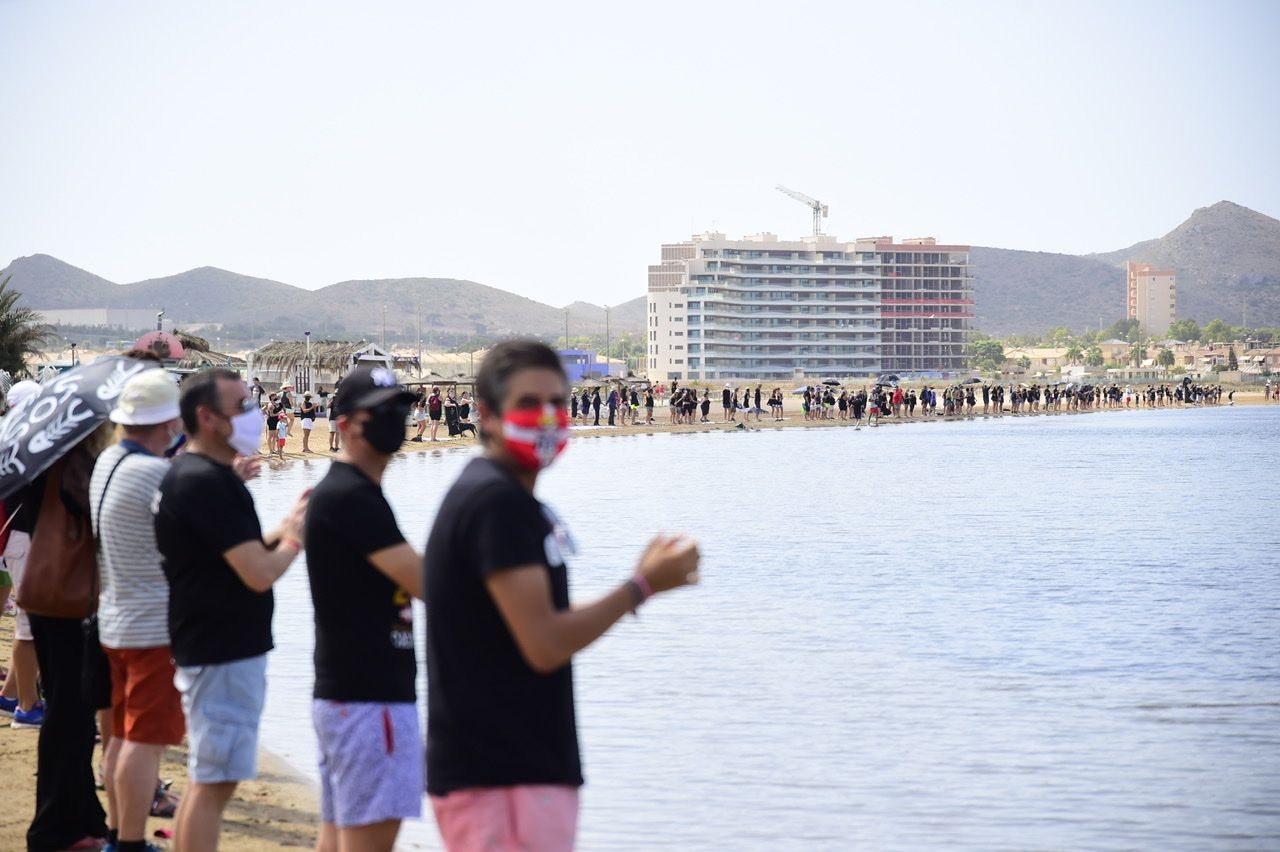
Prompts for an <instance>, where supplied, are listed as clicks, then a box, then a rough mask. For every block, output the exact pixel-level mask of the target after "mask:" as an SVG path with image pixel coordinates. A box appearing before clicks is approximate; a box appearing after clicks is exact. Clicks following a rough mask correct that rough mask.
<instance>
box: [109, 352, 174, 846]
mask: <svg viewBox="0 0 1280 852" xmlns="http://www.w3.org/2000/svg"><path fill="white" fill-rule="evenodd" d="M110 417H111V421H112V422H113V423H117V424H119V426H120V429H121V434H122V437H121V439H120V442H119V443H118V444H115V445H114V446H111V447H108V448H107V449H106V450H104V451H103V452H102V454H101V455H99V456H98V459H97V462H96V463H95V464H94V468H93V477H92V479H91V480H90V482H89V511H90V514H89V518H90V520H91V522H92V523H93V526H94V533H95V535H96V536H97V539H98V545H99V550H98V568H99V572H100V578H101V586H100V588H101V591H100V594H99V598H98V633H99V640H100V641H101V643H102V649H103V651H104V652H105V653H106V655H107V659H108V661H109V663H110V667H111V683H112V695H111V710H112V716H111V718H112V728H113V730H112V731H111V732H110V733H111V738H110V741H109V744H108V745H107V747H106V752H105V756H104V759H103V779H104V784H105V787H106V791H107V828H108V837H107V839H108V842H109V843H112V844H115V846H114V848H115V849H116V850H118V852H131V851H132V850H136V852H142V850H144V849H146V837H147V834H146V823H147V816H148V815H149V813H150V810H151V803H152V800H153V798H154V795H155V786H156V779H157V778H158V777H159V772H160V755H161V752H162V751H163V750H164V747H165V746H167V745H170V746H176V745H180V744H181V743H182V737H183V734H184V733H185V731H186V725H185V723H184V721H183V718H182V701H181V697H180V696H179V695H178V690H177V689H176V688H175V687H174V685H173V676H174V667H173V661H172V658H171V655H172V651H171V649H170V647H169V624H168V612H169V585H168V583H166V582H165V577H164V572H163V571H161V570H160V551H159V550H158V549H157V548H156V535H155V518H154V516H153V515H152V513H151V505H152V503H154V502H155V496H156V492H157V490H158V489H159V488H160V482H161V480H163V479H164V475H165V474H166V473H167V472H168V471H169V462H168V461H166V460H165V458H164V456H165V455H166V453H167V452H168V451H169V450H170V449H171V448H173V447H175V446H176V445H177V443H178V441H179V440H180V439H181V438H182V434H183V433H182V420H181V419H180V417H179V412H178V386H177V384H176V383H175V382H174V380H173V377H172V376H170V375H169V373H168V372H167V371H165V370H147V371H145V372H142V373H139V374H138V375H136V376H134V377H133V378H131V379H129V381H128V382H126V383H125V386H124V389H123V390H122V392H121V394H120V396H119V398H118V399H117V401H116V407H115V409H114V410H113V411H112V412H111V415H110Z"/></svg>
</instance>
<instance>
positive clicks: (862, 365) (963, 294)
mask: <svg viewBox="0 0 1280 852" xmlns="http://www.w3.org/2000/svg"><path fill="white" fill-rule="evenodd" d="M648 307H649V312H648V324H647V328H646V331H647V333H648V361H647V366H648V373H649V377H650V378H651V379H661V380H669V379H681V380H684V381H714V380H719V379H739V380H741V379H758V380H766V379H767V380H770V381H781V380H793V379H796V380H803V379H821V378H831V377H834V378H859V377H872V376H876V375H879V374H881V373H886V372H892V373H899V374H902V373H917V374H919V373H943V374H947V373H956V372H960V371H962V370H964V369H965V368H966V366H967V352H966V343H967V336H968V332H969V330H970V321H971V320H972V319H973V316H974V313H973V311H974V298H973V278H972V277H971V276H970V274H969V247H968V246H958V245H938V243H937V241H936V240H934V239H933V238H932V237H923V238H919V239H910V240H904V241H903V242H902V243H895V242H894V241H893V238H892V237H871V238H866V239H859V240H855V241H854V242H852V243H842V242H840V241H839V240H838V239H837V238H836V237H833V236H828V235H815V236H808V237H804V238H803V239H800V240H795V241H780V240H779V239H778V238H777V237H776V236H775V235H773V234H768V233H762V234H756V235H754V236H750V237H746V238H744V239H741V240H729V239H726V238H725V235H724V234H721V233H713V232H708V233H704V234H698V235H695V236H694V237H693V238H692V239H690V240H689V241H688V242H683V243H670V244H666V245H663V246H662V258H661V263H659V264H657V265H653V266H650V267H649V305H648Z"/></svg>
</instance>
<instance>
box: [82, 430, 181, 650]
mask: <svg viewBox="0 0 1280 852" xmlns="http://www.w3.org/2000/svg"><path fill="white" fill-rule="evenodd" d="M125 456H126V450H125V448H124V447H122V446H121V445H119V444H116V445H115V446H113V447H108V448H107V449H106V450H104V451H103V452H102V455H100V456H98V460H97V463H96V464H95V465H94V468H93V478H92V479H91V480H90V481H89V506H90V511H91V513H92V514H91V518H92V520H93V523H94V527H95V533H96V534H97V538H98V576H99V578H100V581H101V592H100V595H99V598H98V635H99V636H100V638H101V640H102V644H103V645H106V646H107V647H108V648H158V647H162V646H164V645H168V644H169V583H168V581H167V580H166V579H165V576H164V571H162V570H161V568H160V550H159V549H158V548H157V547H156V532H155V515H153V514H152V509H151V507H152V504H153V503H154V502H155V497H156V493H157V492H158V491H159V488H160V480H162V479H164V475H165V473H166V472H168V470H169V462H168V461H166V460H165V459H162V458H157V457H156V456H153V455H149V454H147V453H142V452H135V453H131V454H128V458H125ZM122 458H123V459H124V461H122V462H121V461H120V460H121V459H122ZM116 462H120V466H119V468H117V469H116V472H115V475H114V476H111V483H110V487H109V488H108V490H107V494H106V500H105V503H104V502H103V493H102V490H103V488H104V487H106V486H107V477H108V475H110V474H111V469H112V468H114V467H115V466H116ZM99 516H101V520H100V521H99ZM99 525H100V526H99Z"/></svg>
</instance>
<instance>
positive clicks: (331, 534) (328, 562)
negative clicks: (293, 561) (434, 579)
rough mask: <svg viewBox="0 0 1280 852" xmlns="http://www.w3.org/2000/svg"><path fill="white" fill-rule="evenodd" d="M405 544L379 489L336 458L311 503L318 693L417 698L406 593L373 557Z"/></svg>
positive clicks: (331, 696)
mask: <svg viewBox="0 0 1280 852" xmlns="http://www.w3.org/2000/svg"><path fill="white" fill-rule="evenodd" d="M403 542H404V536H402V535H401V534H400V528H399V527H398V526H397V525H396V518H395V515H394V514H392V512H391V506H389V505H388V504H387V499H386V497H384V496H383V494H382V489H381V488H379V487H378V485H377V484H376V483H374V482H373V480H371V479H369V477H367V476H365V475H364V474H363V473H362V472H361V471H360V469H359V468H356V467H354V466H352V465H349V464H346V463H344V462H338V461H335V462H334V463H333V465H332V466H331V467H330V468H329V472H328V473H327V474H325V477H324V479H322V480H320V484H319V485H317V486H316V488H315V490H314V491H313V492H312V493H311V504H310V507H309V508H308V509H307V529H306V545H307V574H308V575H309V576H310V578H311V602H312V604H314V605H315V619H316V652H315V662H316V687H315V693H314V694H315V697H316V698H323V699H326V700H329V701H387V702H392V701H395V702H412V701H413V700H414V698H415V692H414V680H415V679H416V678H417V674H418V667H417V663H416V662H415V660H414V656H413V608H412V603H411V601H410V597H409V593H408V592H406V591H405V590H404V589H401V588H400V587H399V586H397V585H396V584H395V582H393V581H392V580H391V579H390V578H389V577H387V575H386V574H383V573H382V572H381V571H379V570H378V569H377V568H375V567H374V566H373V563H371V562H370V561H369V558H368V557H369V554H371V553H377V552H378V551H379V550H385V549H386V548H388V547H393V546H395V545H397V544H402V543H403Z"/></svg>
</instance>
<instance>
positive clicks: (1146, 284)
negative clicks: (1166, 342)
mask: <svg viewBox="0 0 1280 852" xmlns="http://www.w3.org/2000/svg"><path fill="white" fill-rule="evenodd" d="M1124 268H1125V273H1126V277H1127V278H1128V281H1129V302H1128V304H1129V319H1136V320H1137V321H1138V325H1139V326H1140V327H1141V328H1142V331H1143V332H1145V333H1146V334H1149V335H1151V336H1153V337H1158V336H1160V335H1162V334H1165V333H1167V332H1168V331H1169V326H1170V325H1172V324H1173V321H1174V320H1176V319H1177V318H1178V316H1177V313H1178V299H1177V295H1178V280H1177V275H1176V274H1174V271H1173V270H1172V269H1156V268H1155V267H1154V266H1152V265H1151V264H1150V263H1134V262H1133V261H1129V262H1128V263H1126V264H1125V267H1124Z"/></svg>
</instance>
